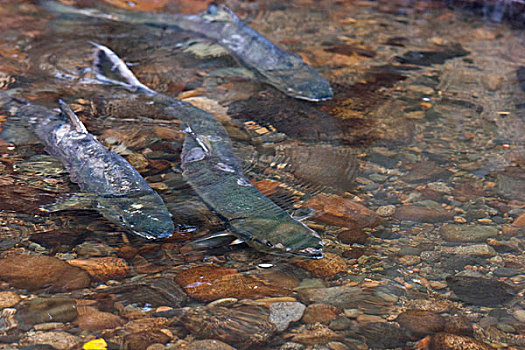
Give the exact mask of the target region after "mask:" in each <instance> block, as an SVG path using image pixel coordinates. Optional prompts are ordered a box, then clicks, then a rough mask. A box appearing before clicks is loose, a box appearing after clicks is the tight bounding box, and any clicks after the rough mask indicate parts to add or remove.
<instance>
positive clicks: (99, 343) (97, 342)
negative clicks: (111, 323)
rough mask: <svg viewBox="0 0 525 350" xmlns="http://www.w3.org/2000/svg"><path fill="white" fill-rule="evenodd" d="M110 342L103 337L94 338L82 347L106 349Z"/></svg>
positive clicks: (89, 349) (98, 349)
mask: <svg viewBox="0 0 525 350" xmlns="http://www.w3.org/2000/svg"><path fill="white" fill-rule="evenodd" d="M107 346H108V344H107V343H106V341H105V340H104V339H102V338H100V339H93V340H90V341H88V342H87V343H86V344H84V345H83V346H82V349H84V350H106V349H107Z"/></svg>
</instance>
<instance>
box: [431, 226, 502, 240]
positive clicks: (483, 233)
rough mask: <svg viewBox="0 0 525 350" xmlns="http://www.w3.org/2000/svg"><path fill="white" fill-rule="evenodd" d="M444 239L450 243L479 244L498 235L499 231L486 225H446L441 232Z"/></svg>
mask: <svg viewBox="0 0 525 350" xmlns="http://www.w3.org/2000/svg"><path fill="white" fill-rule="evenodd" d="M440 233H441V236H442V237H443V239H445V240H446V241H449V242H461V243H466V242H470V243H479V242H485V241H486V240H487V239H488V238H491V237H495V236H497V235H498V229H497V228H496V227H493V226H485V225H455V224H445V225H443V226H441V230H440Z"/></svg>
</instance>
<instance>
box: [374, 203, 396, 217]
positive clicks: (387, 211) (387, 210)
mask: <svg viewBox="0 0 525 350" xmlns="http://www.w3.org/2000/svg"><path fill="white" fill-rule="evenodd" d="M395 211H396V206H395V205H392V204H389V205H383V206H381V207H379V208H377V209H376V213H377V215H379V216H382V217H389V216H392V215H394V212H395Z"/></svg>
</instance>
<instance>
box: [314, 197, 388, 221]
mask: <svg viewBox="0 0 525 350" xmlns="http://www.w3.org/2000/svg"><path fill="white" fill-rule="evenodd" d="M304 206H305V207H309V208H312V209H314V210H315V211H316V213H315V215H314V216H313V217H312V219H313V220H314V221H318V222H321V223H324V224H328V225H335V226H343V227H349V228H352V229H358V228H365V227H376V226H377V225H379V224H380V223H381V217H380V216H379V215H377V214H376V213H375V212H374V211H372V210H370V209H368V208H366V207H365V206H363V205H362V204H359V203H357V202H355V201H352V200H351V199H348V198H343V197H340V196H337V195H327V194H319V195H317V196H315V197H314V198H312V199H310V200H309V201H307V202H306V203H304Z"/></svg>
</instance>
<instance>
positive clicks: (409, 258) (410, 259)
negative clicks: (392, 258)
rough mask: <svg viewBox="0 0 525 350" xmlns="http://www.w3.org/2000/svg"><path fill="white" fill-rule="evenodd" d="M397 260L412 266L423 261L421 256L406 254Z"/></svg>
mask: <svg viewBox="0 0 525 350" xmlns="http://www.w3.org/2000/svg"><path fill="white" fill-rule="evenodd" d="M396 261H397V262H398V263H400V264H401V265H405V266H412V265H417V264H419V263H420V262H421V258H420V257H419V256H417V255H404V256H398V257H396Z"/></svg>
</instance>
